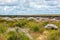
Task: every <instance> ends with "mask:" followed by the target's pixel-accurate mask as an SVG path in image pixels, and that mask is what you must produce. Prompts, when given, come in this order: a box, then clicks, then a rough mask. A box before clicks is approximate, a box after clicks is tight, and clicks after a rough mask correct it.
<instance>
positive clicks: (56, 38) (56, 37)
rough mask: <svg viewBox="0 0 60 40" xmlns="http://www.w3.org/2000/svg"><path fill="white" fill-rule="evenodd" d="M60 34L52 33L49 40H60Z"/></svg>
mask: <svg viewBox="0 0 60 40" xmlns="http://www.w3.org/2000/svg"><path fill="white" fill-rule="evenodd" d="M59 37H60V35H59V32H58V31H56V30H53V31H50V33H49V34H48V37H47V40H60V38H59Z"/></svg>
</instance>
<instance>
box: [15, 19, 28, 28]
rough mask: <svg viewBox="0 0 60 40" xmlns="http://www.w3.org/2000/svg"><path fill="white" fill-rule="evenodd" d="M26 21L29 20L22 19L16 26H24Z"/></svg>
mask: <svg viewBox="0 0 60 40" xmlns="http://www.w3.org/2000/svg"><path fill="white" fill-rule="evenodd" d="M26 23H27V20H25V19H20V20H19V21H18V22H17V24H16V26H19V27H24V26H25V25H26Z"/></svg>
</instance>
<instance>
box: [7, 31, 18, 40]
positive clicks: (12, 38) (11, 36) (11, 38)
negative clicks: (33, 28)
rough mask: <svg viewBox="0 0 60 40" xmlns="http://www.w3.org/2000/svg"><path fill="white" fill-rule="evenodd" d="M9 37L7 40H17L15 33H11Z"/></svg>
mask: <svg viewBox="0 0 60 40" xmlns="http://www.w3.org/2000/svg"><path fill="white" fill-rule="evenodd" d="M7 36H8V37H7V40H17V34H16V32H14V31H10V32H9V33H8V34H7Z"/></svg>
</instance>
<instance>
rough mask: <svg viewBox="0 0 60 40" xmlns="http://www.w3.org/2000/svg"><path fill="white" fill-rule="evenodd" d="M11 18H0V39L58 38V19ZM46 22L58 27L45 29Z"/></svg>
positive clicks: (50, 39) (59, 30) (47, 39)
mask: <svg viewBox="0 0 60 40" xmlns="http://www.w3.org/2000/svg"><path fill="white" fill-rule="evenodd" d="M11 19H12V20H11ZM11 19H10V20H9V19H7V20H6V19H3V18H2V17H1V18H0V40H60V38H59V37H60V20H57V21H56V20H55V21H51V20H47V21H46V19H45V20H40V21H38V22H37V21H36V20H34V19H29V20H27V18H23V19H17V20H16V19H14V20H13V18H11ZM47 24H54V25H56V26H57V27H58V28H57V30H55V29H46V28H45V26H46V25H47Z"/></svg>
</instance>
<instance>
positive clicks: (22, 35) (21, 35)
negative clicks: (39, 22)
mask: <svg viewBox="0 0 60 40" xmlns="http://www.w3.org/2000/svg"><path fill="white" fill-rule="evenodd" d="M20 40H30V38H29V37H28V36H27V35H26V34H25V33H21V34H20Z"/></svg>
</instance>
